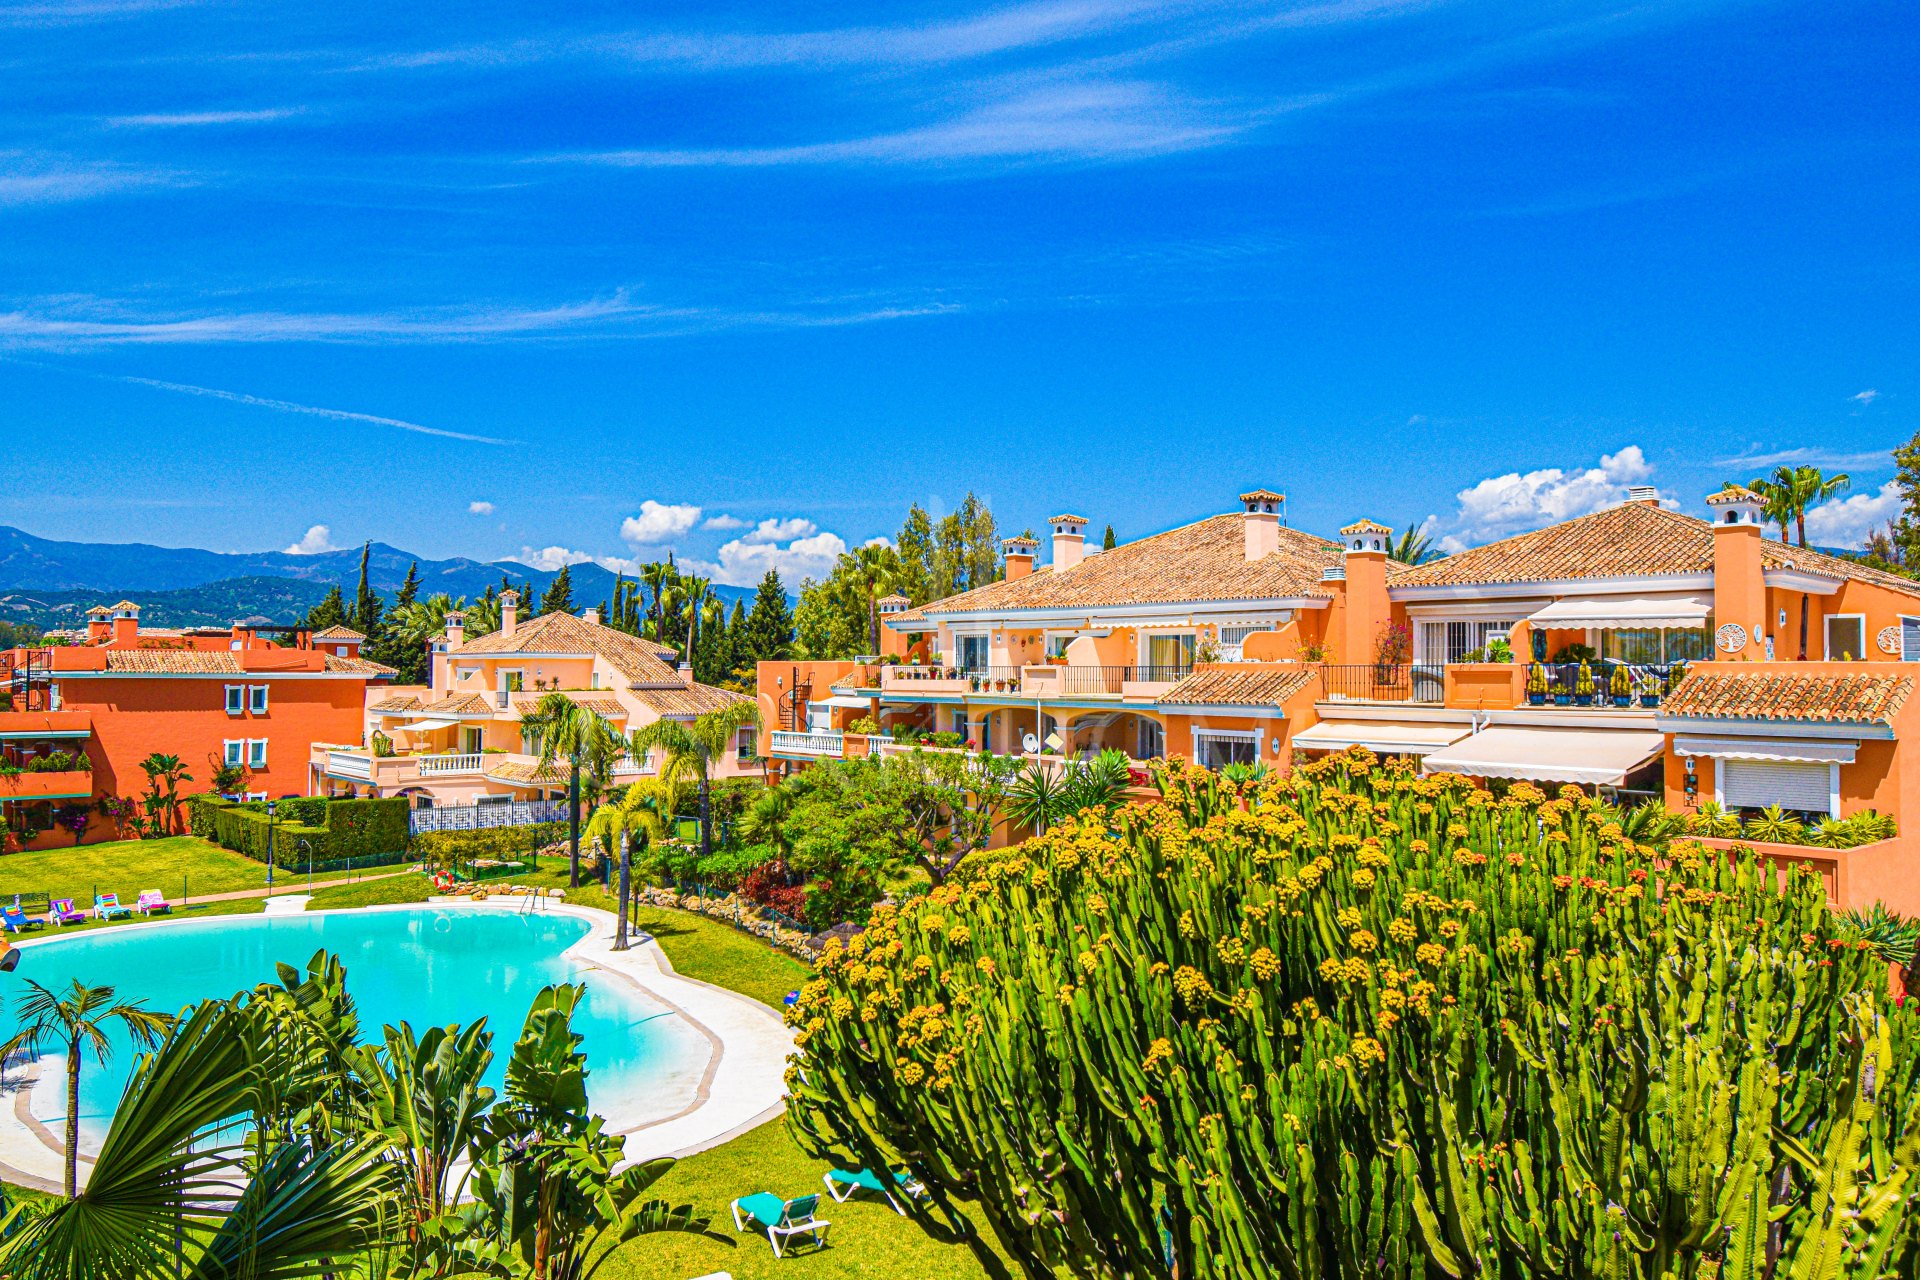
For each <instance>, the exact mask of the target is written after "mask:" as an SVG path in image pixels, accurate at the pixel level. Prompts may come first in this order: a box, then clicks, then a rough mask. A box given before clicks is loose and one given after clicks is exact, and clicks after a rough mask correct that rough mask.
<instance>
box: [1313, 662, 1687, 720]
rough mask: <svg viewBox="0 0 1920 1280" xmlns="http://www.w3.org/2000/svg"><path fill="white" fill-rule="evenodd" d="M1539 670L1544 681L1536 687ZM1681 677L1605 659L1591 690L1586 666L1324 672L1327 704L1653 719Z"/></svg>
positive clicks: (1674, 671)
mask: <svg viewBox="0 0 1920 1280" xmlns="http://www.w3.org/2000/svg"><path fill="white" fill-rule="evenodd" d="M1536 665H1537V667H1538V671H1539V675H1540V677H1541V678H1540V679H1539V680H1538V681H1535V682H1532V684H1531V687H1529V683H1530V679H1531V677H1532V676H1533V674H1534V671H1535V668H1536ZM1682 669H1683V664H1680V663H1673V664H1669V665H1665V666H1647V665H1640V664H1629V663H1622V662H1613V661H1609V660H1606V659H1602V660H1600V661H1597V662H1594V663H1592V664H1590V665H1589V667H1588V674H1589V675H1590V676H1591V679H1592V683H1591V685H1590V686H1589V685H1585V684H1583V683H1582V681H1581V677H1580V664H1579V663H1540V664H1532V663H1527V662H1504V663H1503V662H1450V663H1445V664H1416V663H1376V664H1369V665H1366V666H1352V665H1333V664H1328V665H1325V666H1323V667H1321V669H1320V688H1321V694H1320V701H1321V702H1322V703H1323V704H1330V703H1358V704H1363V705H1378V704H1383V703H1384V704H1397V705H1406V706H1428V707H1449V708H1461V709H1468V710H1474V711H1507V710H1519V709H1524V708H1529V707H1546V708H1553V709H1559V710H1565V709H1578V710H1587V709H1591V710H1596V711H1651V710H1653V709H1654V708H1656V707H1658V706H1659V705H1660V702H1661V700H1662V699H1663V698H1664V697H1665V696H1666V693H1667V691H1668V689H1669V688H1670V687H1671V681H1672V680H1673V679H1675V678H1677V676H1678V675H1679V673H1680V671H1681V670H1682ZM1615 671H1622V672H1624V673H1625V676H1624V689H1622V690H1620V691H1616V687H1615V680H1614V672H1615Z"/></svg>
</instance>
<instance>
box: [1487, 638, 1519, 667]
mask: <svg viewBox="0 0 1920 1280" xmlns="http://www.w3.org/2000/svg"><path fill="white" fill-rule="evenodd" d="M1487 661H1488V662H1512V661H1513V646H1512V645H1511V644H1509V643H1508V642H1507V641H1505V640H1503V639H1501V638H1499V637H1498V636H1496V637H1495V638H1493V639H1492V640H1489V641H1487Z"/></svg>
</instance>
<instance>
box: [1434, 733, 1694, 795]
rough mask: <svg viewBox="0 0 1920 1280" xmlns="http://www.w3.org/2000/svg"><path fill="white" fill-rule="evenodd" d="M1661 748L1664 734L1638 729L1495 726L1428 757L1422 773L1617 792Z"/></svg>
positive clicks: (1664, 738) (1663, 742) (1664, 739)
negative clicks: (1567, 784) (1576, 784)
mask: <svg viewBox="0 0 1920 1280" xmlns="http://www.w3.org/2000/svg"><path fill="white" fill-rule="evenodd" d="M1665 742H1666V737H1665V735H1663V734H1660V733H1652V732H1645V731H1641V730H1637V729H1550V728H1545V727H1541V728H1535V727H1532V726H1527V727H1521V726H1516V725H1495V726H1493V727H1492V728H1490V729H1483V730H1481V731H1480V732H1479V733H1476V734H1474V735H1473V736H1472V737H1470V738H1462V739H1461V740H1460V741H1458V742H1456V743H1454V744H1453V745H1451V746H1447V747H1442V748H1440V750H1438V751H1435V752H1433V753H1432V754H1431V755H1429V756H1428V757H1427V758H1426V760H1425V761H1424V762H1423V767H1424V768H1425V769H1426V771H1427V772H1428V773H1470V774H1473V775H1475V776H1476V777H1482V778H1525V779H1527V780H1528V781H1531V782H1584V783H1588V784H1590V785H1596V786H1603V787H1617V786H1619V785H1620V784H1621V783H1623V782H1625V781H1626V777H1627V775H1628V774H1629V773H1632V772H1633V771H1634V770H1635V769H1637V768H1639V767H1640V766H1641V765H1643V764H1645V763H1646V762H1647V761H1649V760H1651V759H1653V758H1654V757H1655V756H1657V755H1659V754H1660V750H1661V747H1662V746H1663V745H1664V744H1665Z"/></svg>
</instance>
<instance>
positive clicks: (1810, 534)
mask: <svg viewBox="0 0 1920 1280" xmlns="http://www.w3.org/2000/svg"><path fill="white" fill-rule="evenodd" d="M1899 514H1900V483H1899V481H1897V480H1889V481H1887V482H1886V483H1885V484H1883V485H1881V486H1880V488H1879V489H1878V490H1877V491H1875V492H1873V493H1856V494H1854V495H1852V496H1851V497H1848V498H1843V499H1841V500H1840V501H1838V502H1828V503H1825V504H1823V505H1821V506H1818V507H1815V508H1813V510H1811V511H1809V512H1807V541H1809V542H1813V543H1817V544H1819V545H1821V546H1827V547H1858V546H1864V545H1865V544H1866V541H1867V535H1868V534H1869V533H1871V532H1873V530H1874V529H1876V528H1878V527H1879V526H1881V525H1883V524H1885V523H1886V522H1887V521H1889V520H1891V519H1893V518H1894V517H1895V516H1897V515H1899Z"/></svg>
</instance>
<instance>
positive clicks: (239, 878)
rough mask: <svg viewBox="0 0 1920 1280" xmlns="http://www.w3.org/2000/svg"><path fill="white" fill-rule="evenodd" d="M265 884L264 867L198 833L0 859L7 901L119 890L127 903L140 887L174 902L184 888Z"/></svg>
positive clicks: (81, 901)
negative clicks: (32, 895) (23, 895)
mask: <svg viewBox="0 0 1920 1280" xmlns="http://www.w3.org/2000/svg"><path fill="white" fill-rule="evenodd" d="M266 883H267V869H266V867H265V866H263V865H262V864H260V863H258V862H255V861H253V859H251V858H244V857H242V856H241V855H239V854H237V853H234V852H233V851H232V850H230V849H222V848H221V847H220V846H219V845H217V844H213V843H212V842H210V841H207V840H202V839H200V838H199V837H197V836H168V837H166V838H165V839H161V840H109V841H106V842H104V843H101V844H85V845H81V846H80V847H79V848H75V849H39V850H35V851H34V852H31V853H16V854H12V855H9V856H8V857H6V858H0V898H3V899H5V900H7V901H11V900H12V898H13V895H14V894H16V893H45V894H49V895H51V896H52V897H54V898H72V899H73V901H74V905H75V906H77V907H82V908H88V907H91V906H93V898H94V895H95V894H96V893H117V894H119V895H120V900H121V901H122V902H129V903H130V902H132V901H133V900H134V899H135V898H138V897H139V896H140V891H141V890H143V889H158V890H159V891H160V892H161V893H163V894H165V895H166V896H167V897H168V898H171V899H172V900H173V901H175V902H176V903H177V902H179V901H180V899H181V896H182V893H183V891H184V893H186V894H189V895H191V896H192V897H196V898H197V897H199V896H200V895H202V894H208V893H231V892H233V891H235V890H238V889H260V888H264V887H265V886H266Z"/></svg>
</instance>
